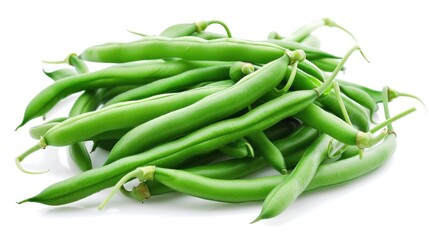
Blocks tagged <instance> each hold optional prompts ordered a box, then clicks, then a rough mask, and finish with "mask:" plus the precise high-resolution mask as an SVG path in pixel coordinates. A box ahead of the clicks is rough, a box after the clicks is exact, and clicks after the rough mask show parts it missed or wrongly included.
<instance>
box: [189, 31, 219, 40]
mask: <svg viewBox="0 0 429 240" xmlns="http://www.w3.org/2000/svg"><path fill="white" fill-rule="evenodd" d="M192 36H194V37H199V38H202V39H205V40H214V39H219V38H227V36H226V35H223V34H219V33H214V32H207V31H203V32H199V33H194V34H192Z"/></svg>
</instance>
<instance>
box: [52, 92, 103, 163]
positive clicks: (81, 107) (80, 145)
mask: <svg viewBox="0 0 429 240" xmlns="http://www.w3.org/2000/svg"><path fill="white" fill-rule="evenodd" d="M95 95H96V93H95V91H85V92H84V93H83V94H82V95H80V96H79V98H78V99H77V100H76V101H75V103H74V105H73V107H72V109H71V110H70V113H69V117H74V116H78V115H79V114H82V113H85V112H90V111H93V110H95V109H96V108H97V107H98V101H94V97H95ZM48 131H49V130H48ZM45 135H46V134H45ZM68 152H69V155H70V157H71V159H72V160H73V162H74V163H75V164H76V165H77V166H78V167H79V169H80V170H82V171H87V170H89V169H91V168H92V161H91V157H90V156H89V153H88V150H87V149H86V146H85V143H84V142H76V143H73V144H71V145H70V146H69V148H68Z"/></svg>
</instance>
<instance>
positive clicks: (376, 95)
mask: <svg viewBox="0 0 429 240" xmlns="http://www.w3.org/2000/svg"><path fill="white" fill-rule="evenodd" d="M338 83H339V84H340V86H349V87H354V88H357V89H360V90H362V91H364V92H365V93H367V94H368V95H369V96H371V98H372V99H373V101H374V102H376V103H381V102H383V97H382V91H377V90H373V89H371V88H368V87H365V86H362V85H359V84H356V83H351V82H346V81H341V80H339V81H338ZM387 91H388V93H387V94H388V101H389V102H390V101H392V100H393V99H395V98H398V97H408V98H413V99H416V100H417V101H419V102H420V103H421V104H422V105H423V106H424V107H426V105H425V104H424V102H423V101H422V100H421V99H420V98H419V97H417V96H415V95H412V94H409V93H402V92H398V91H397V90H394V89H392V88H388V90H387Z"/></svg>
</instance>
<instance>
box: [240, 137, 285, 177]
mask: <svg viewBox="0 0 429 240" xmlns="http://www.w3.org/2000/svg"><path fill="white" fill-rule="evenodd" d="M247 139H249V141H250V144H251V145H252V146H253V147H254V148H255V150H256V153H257V154H260V155H261V156H262V157H263V158H264V159H265V160H266V161H267V162H268V163H269V164H270V165H271V166H272V167H274V169H276V170H277V171H279V172H280V173H282V174H286V173H287V170H286V163H285V159H284V158H283V155H282V153H281V152H280V150H279V149H278V148H277V147H276V146H275V145H274V144H273V143H272V142H271V141H270V140H269V139H268V137H267V136H266V135H265V133H264V132H262V131H260V132H255V133H252V134H250V135H248V136H247Z"/></svg>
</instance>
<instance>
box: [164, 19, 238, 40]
mask: <svg viewBox="0 0 429 240" xmlns="http://www.w3.org/2000/svg"><path fill="white" fill-rule="evenodd" d="M212 24H219V25H221V26H222V27H223V28H224V29H225V31H226V33H227V35H228V37H232V36H231V32H230V30H229V28H228V26H227V25H226V24H225V23H223V22H221V21H219V20H209V21H200V22H195V23H181V24H175V25H172V26H170V27H168V28H167V29H165V30H164V31H162V33H161V34H160V36H163V37H183V36H190V35H192V34H194V33H201V32H203V31H204V30H205V29H206V28H207V27H208V26H210V25H212Z"/></svg>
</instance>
